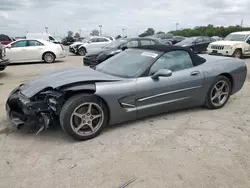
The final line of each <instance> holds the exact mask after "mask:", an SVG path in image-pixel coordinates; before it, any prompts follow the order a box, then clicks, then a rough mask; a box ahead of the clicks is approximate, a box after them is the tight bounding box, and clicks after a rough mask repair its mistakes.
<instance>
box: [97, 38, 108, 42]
mask: <svg viewBox="0 0 250 188" xmlns="http://www.w3.org/2000/svg"><path fill="white" fill-rule="evenodd" d="M97 42H109V40H108V39H105V38H98V41H97Z"/></svg>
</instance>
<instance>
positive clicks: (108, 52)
mask: <svg viewBox="0 0 250 188" xmlns="http://www.w3.org/2000/svg"><path fill="white" fill-rule="evenodd" d="M156 44H160V41H159V39H153V38H146V37H135V38H121V39H118V40H116V41H114V42H112V43H110V44H107V45H106V46H104V47H102V48H101V49H100V50H98V51H95V52H92V53H87V54H86V56H85V57H84V58H83V64H84V65H85V66H90V67H94V66H96V65H98V64H100V63H101V62H103V61H105V60H106V59H108V58H110V57H112V56H114V55H116V54H118V53H120V52H122V51H124V50H125V49H127V48H136V47H140V46H146V45H156Z"/></svg>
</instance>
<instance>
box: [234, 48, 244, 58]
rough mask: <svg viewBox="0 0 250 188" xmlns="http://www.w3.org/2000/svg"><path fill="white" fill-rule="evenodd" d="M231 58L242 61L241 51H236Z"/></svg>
mask: <svg viewBox="0 0 250 188" xmlns="http://www.w3.org/2000/svg"><path fill="white" fill-rule="evenodd" d="M233 57H235V58H239V59H242V51H241V50H240V49H236V50H235V51H234V53H233Z"/></svg>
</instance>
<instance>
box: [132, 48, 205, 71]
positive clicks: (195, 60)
mask: <svg viewBox="0 0 250 188" xmlns="http://www.w3.org/2000/svg"><path fill="white" fill-rule="evenodd" d="M136 48H137V49H145V50H155V51H161V52H164V53H166V52H170V51H174V50H184V51H186V52H188V53H189V55H190V57H191V59H192V61H193V64H194V66H197V65H200V64H202V63H205V62H206V59H204V58H202V57H200V56H199V55H197V54H195V53H193V52H192V51H191V50H190V49H189V48H185V47H181V46H171V45H146V46H140V47H136Z"/></svg>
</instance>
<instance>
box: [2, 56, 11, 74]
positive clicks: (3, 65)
mask: <svg viewBox="0 0 250 188" xmlns="http://www.w3.org/2000/svg"><path fill="white" fill-rule="evenodd" d="M9 64H10V60H9V59H0V71H2V70H4V69H5V68H6V67H7V66H8V65H9Z"/></svg>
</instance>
